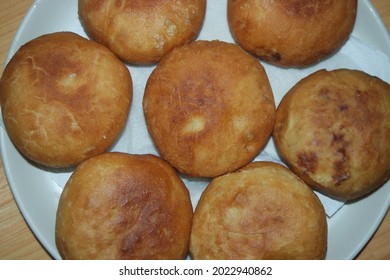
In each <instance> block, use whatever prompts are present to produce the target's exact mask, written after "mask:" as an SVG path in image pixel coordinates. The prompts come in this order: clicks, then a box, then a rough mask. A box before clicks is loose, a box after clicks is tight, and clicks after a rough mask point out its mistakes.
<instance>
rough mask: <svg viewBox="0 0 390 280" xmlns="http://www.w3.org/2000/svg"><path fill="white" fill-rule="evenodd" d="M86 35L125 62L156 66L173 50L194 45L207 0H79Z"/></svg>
mask: <svg viewBox="0 0 390 280" xmlns="http://www.w3.org/2000/svg"><path fill="white" fill-rule="evenodd" d="M78 3H79V16H80V20H81V22H82V24H83V26H84V28H85V30H86V32H87V33H88V34H89V35H90V36H91V37H92V38H94V39H95V40H97V41H98V42H101V43H103V44H104V45H106V46H108V47H109V48H110V49H111V50H112V51H113V52H114V53H116V54H117V55H118V56H119V57H120V58H122V59H123V60H125V61H127V62H130V63H136V64H144V63H154V62H157V61H160V60H161V58H162V57H163V56H164V55H165V54H166V53H168V52H170V51H171V50H172V49H173V48H174V47H177V46H181V45H183V44H186V43H189V42H191V41H193V40H194V39H195V38H196V36H197V35H198V33H199V31H200V29H201V27H202V24H203V20H204V17H205V13H206V0H195V1H194V0H180V1H177V0H148V1H144V0H142V1H141V0H136V1H134V0H132V1H128V0H121V1H118V0H115V1H114V0H111V1H100V0H80V1H79V2H78Z"/></svg>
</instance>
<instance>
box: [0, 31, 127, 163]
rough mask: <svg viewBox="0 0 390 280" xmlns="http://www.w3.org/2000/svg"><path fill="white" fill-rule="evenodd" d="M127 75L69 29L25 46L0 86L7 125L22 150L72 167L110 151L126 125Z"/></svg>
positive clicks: (107, 52) (31, 156) (37, 158)
mask: <svg viewBox="0 0 390 280" xmlns="http://www.w3.org/2000/svg"><path fill="white" fill-rule="evenodd" d="M131 100H132V81H131V76H130V73H129V70H128V69H127V68H126V66H125V65H124V64H123V62H122V61H120V60H119V59H118V58H117V57H116V56H115V55H114V54H113V53H112V52H111V51H110V50H109V49H108V48H106V47H104V46H103V45H101V44H98V43H96V42H94V41H90V40H87V39H85V38H83V37H80V36H79V35H77V34H74V33H71V32H58V33H52V34H47V35H43V36H41V37H38V38H36V39H33V40H32V41H30V42H28V43H27V44H25V45H24V46H22V47H21V48H20V49H19V50H18V51H17V52H16V54H15V55H14V56H13V57H12V59H11V61H10V62H9V63H8V64H7V66H6V68H5V70H4V73H3V76H2V78H1V81H0V102H1V110H2V114H3V120H4V125H5V127H6V129H7V132H8V135H9V136H10V138H11V140H12V141H13V143H14V144H15V146H16V147H17V148H18V149H19V151H20V152H21V153H22V154H23V155H25V156H26V157H27V158H29V159H31V160H32V161H35V162H38V163H40V164H42V165H45V166H50V167H69V166H74V165H77V164H79V163H80V162H82V161H83V160H85V159H87V158H90V157H92V156H94V155H97V154H99V153H102V152H104V151H106V150H107V149H108V148H109V147H111V146H112V144H113V143H114V142H115V141H116V139H117V138H118V137H119V135H120V133H121V131H122V129H123V128H124V126H125V123H126V120H127V117H128V113H129V109H130V104H131Z"/></svg>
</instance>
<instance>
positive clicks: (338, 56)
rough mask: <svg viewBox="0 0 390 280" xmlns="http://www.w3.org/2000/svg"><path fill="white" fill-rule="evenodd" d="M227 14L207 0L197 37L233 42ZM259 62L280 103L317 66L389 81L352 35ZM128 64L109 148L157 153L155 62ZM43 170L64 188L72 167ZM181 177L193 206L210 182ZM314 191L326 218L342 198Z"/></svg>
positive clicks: (267, 156)
mask: <svg viewBox="0 0 390 280" xmlns="http://www.w3.org/2000/svg"><path fill="white" fill-rule="evenodd" d="M226 15H227V10H226V6H224V7H221V5H218V1H209V2H208V7H207V13H206V18H205V21H204V25H203V28H202V30H201V33H200V34H199V37H198V38H197V39H198V40H220V41H225V42H234V40H233V38H232V36H231V33H230V31H229V27H228V24H227V17H226ZM261 64H262V65H263V66H264V68H265V70H266V72H267V75H268V78H269V80H270V83H271V87H272V89H273V93H274V96H275V102H276V105H278V104H279V102H280V100H281V99H282V97H283V96H284V94H285V93H286V92H287V91H288V90H289V89H290V88H291V87H292V86H294V85H295V84H296V83H297V82H298V81H300V80H301V79H302V78H304V77H306V76H307V75H309V74H311V73H313V72H315V71H317V70H320V69H327V70H333V69H339V68H347V69H356V70H362V71H365V72H366V73H368V74H370V75H373V76H377V77H379V78H381V79H382V80H384V81H386V82H388V83H390V71H389V70H390V58H389V57H388V56H387V55H385V54H383V53H382V52H380V51H378V50H375V49H373V48H372V47H370V46H369V45H367V44H366V43H364V42H362V41H360V40H359V39H357V38H355V37H353V36H351V37H350V38H349V40H348V41H347V42H346V44H345V45H344V46H343V47H342V48H341V49H340V50H338V51H337V53H335V54H334V55H333V56H332V57H329V58H328V59H326V60H324V61H323V62H321V63H319V64H316V65H314V66H311V67H308V68H303V69H295V68H292V69H287V68H279V67H276V66H272V65H269V64H267V63H264V62H261ZM128 68H129V70H130V72H131V75H132V80H133V102H132V107H131V112H130V115H129V119H128V122H127V125H126V127H125V129H124V131H123V133H122V134H121V136H120V138H119V139H118V141H117V143H116V144H115V145H114V146H113V147H112V149H111V150H110V151H121V152H127V153H131V154H154V155H158V152H157V151H156V149H155V147H154V145H153V142H152V140H151V138H150V135H149V133H148V131H147V128H146V124H145V119H144V115H143V110H142V99H143V93H144V88H145V85H146V82H147V79H148V77H149V75H150V74H151V73H152V71H153V69H154V68H155V66H129V67H128ZM3 127H4V126H3ZM265 160H266V161H274V162H278V163H282V162H281V160H280V158H279V156H278V154H277V152H276V150H275V146H274V143H273V140H272V138H271V139H270V141H269V142H268V144H267V145H266V147H265V148H264V149H263V151H262V152H261V153H260V154H259V155H258V156H257V157H256V159H255V161H265ZM46 172H47V174H48V176H49V177H50V178H51V179H52V180H54V181H55V182H56V183H57V184H58V185H59V186H60V187H62V188H63V187H64V186H65V183H66V181H67V180H68V179H69V177H70V175H71V172H72V171H65V172H58V171H57V172H52V170H50V171H49V170H47V171H46ZM181 178H182V179H183V181H184V183H185V185H186V186H187V187H188V189H189V191H190V195H191V200H192V205H193V208H194V209H195V207H196V205H197V202H198V200H199V198H200V196H201V194H202V192H203V190H204V189H205V188H206V186H207V184H208V183H209V179H204V178H188V177H186V176H182V175H181ZM316 194H317V195H318V197H319V199H320V200H321V202H322V204H323V205H324V208H325V211H326V214H327V216H328V217H329V218H330V217H331V216H332V215H334V214H335V213H336V212H337V211H338V210H339V209H340V208H341V207H342V206H343V205H344V202H342V201H338V200H334V199H331V198H329V197H326V196H324V195H321V194H319V193H316Z"/></svg>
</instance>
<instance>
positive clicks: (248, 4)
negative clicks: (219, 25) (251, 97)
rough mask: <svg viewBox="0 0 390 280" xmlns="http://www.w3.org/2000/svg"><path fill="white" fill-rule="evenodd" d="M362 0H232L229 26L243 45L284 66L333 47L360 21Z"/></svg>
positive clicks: (315, 57) (310, 58)
mask: <svg viewBox="0 0 390 280" xmlns="http://www.w3.org/2000/svg"><path fill="white" fill-rule="evenodd" d="M356 13H357V0H343V1H339V0H278V1H269V0H229V2H228V21H229V26H230V30H231V32H232V34H233V37H235V39H236V41H237V43H239V44H240V45H241V46H242V47H243V48H244V49H246V50H248V51H249V52H251V53H253V54H255V55H257V56H259V57H260V58H262V59H264V60H266V61H267V62H270V63H273V64H276V65H280V66H288V67H290V66H298V67H303V66H307V65H310V64H313V63H316V62H318V61H320V60H322V59H324V58H325V57H327V56H329V55H330V54H332V53H334V52H335V51H336V50H337V49H338V48H339V47H340V46H341V45H342V44H343V43H344V42H345V41H346V40H347V38H348V37H349V35H350V33H351V32H352V29H353V26H354V24H355V19H356Z"/></svg>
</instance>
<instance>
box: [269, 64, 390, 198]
mask: <svg viewBox="0 0 390 280" xmlns="http://www.w3.org/2000/svg"><path fill="white" fill-rule="evenodd" d="M273 135H274V139H275V144H276V147H277V149H278V151H279V153H280V155H281V157H282V158H283V159H284V160H285V162H286V163H287V164H288V165H289V166H290V167H291V168H292V169H293V170H294V171H295V172H296V173H297V174H298V175H299V176H300V177H301V178H303V179H304V180H305V181H306V182H307V183H308V184H309V185H311V186H312V187H313V188H315V189H316V190H318V191H320V192H322V193H324V194H326V195H329V196H332V197H336V198H340V199H343V200H344V199H355V198H359V197H361V196H363V195H365V194H367V193H369V192H371V191H373V190H375V189H376V188H378V187H379V186H381V185H382V184H383V183H384V182H386V181H387V180H388V179H389V178H390V142H389V141H390V85H389V84H387V83H385V82H383V81H382V80H380V79H378V78H376V77H372V76H369V75H368V74H366V73H363V72H360V71H355V70H346V69H340V70H335V71H330V72H327V71H325V70H321V71H318V72H316V73H313V74H311V75H309V76H308V77H306V78H304V79H303V80H301V81H300V82H298V83H297V84H296V85H295V86H294V87H293V88H292V89H291V90H290V91H289V92H288V93H287V94H286V95H285V97H284V98H283V100H282V101H281V103H280V105H279V107H278V110H277V117H276V124H275V130H274V134H273Z"/></svg>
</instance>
